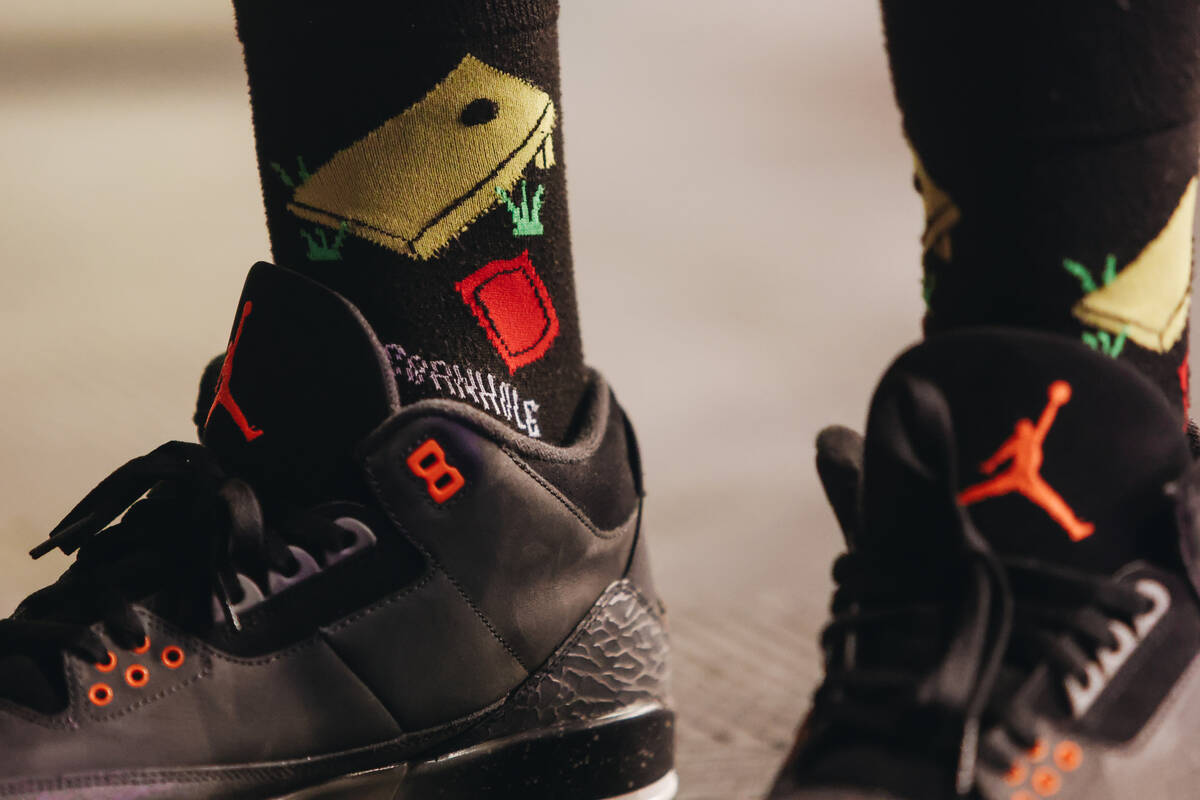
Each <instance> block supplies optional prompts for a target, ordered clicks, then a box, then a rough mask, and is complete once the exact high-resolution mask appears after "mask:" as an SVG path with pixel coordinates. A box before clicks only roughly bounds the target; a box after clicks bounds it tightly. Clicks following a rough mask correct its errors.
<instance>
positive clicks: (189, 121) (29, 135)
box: [0, 0, 921, 800]
mask: <svg viewBox="0 0 1200 800" xmlns="http://www.w3.org/2000/svg"><path fill="white" fill-rule="evenodd" d="M564 5H565V9H564V14H563V22H562V46H563V61H564V80H565V96H564V105H565V109H564V125H565V130H566V136H567V145H568V152H567V153H566V161H567V164H568V169H569V174H570V184H571V196H570V204H571V211H572V216H573V226H574V232H573V236H574V243H575V252H576V264H577V270H578V283H579V295H580V298H581V304H582V319H583V326H584V339H585V344H586V347H587V354H588V358H589V360H590V361H591V363H593V364H594V365H596V366H598V367H600V368H601V369H603V370H604V371H605V372H606V373H607V375H608V376H609V378H610V379H611V380H612V382H613V384H614V385H615V386H616V388H617V390H618V393H619V395H620V397H621V399H622V400H623V402H624V403H625V404H626V405H627V406H628V408H629V409H630V411H631V412H632V415H633V418H634V420H635V422H636V424H637V425H638V428H639V430H640V433H641V436H642V439H643V446H644V451H645V458H646V462H647V472H648V478H649V487H650V497H649V505H648V511H649V531H650V535H651V536H652V537H653V539H652V542H653V547H654V557H655V561H656V566H657V569H658V573H659V576H660V580H661V584H662V588H663V590H664V592H665V594H666V597H667V599H668V602H669V604H670V606H671V615H672V624H673V631H674V638H675V643H676V652H677V655H676V662H675V664H676V687H677V695H678V700H679V704H680V714H681V716H680V725H679V742H680V754H679V760H680V770H681V775H682V780H683V785H682V789H681V792H680V797H681V798H685V800H702V799H708V798H712V799H713V800H717V799H718V798H719V799H720V800H738V799H739V798H756V797H760V796H761V794H762V792H763V790H764V788H765V787H766V785H767V784H768V783H769V781H770V778H771V775H772V773H773V771H774V769H775V767H776V765H777V764H778V762H779V760H780V759H781V757H782V755H783V754H784V752H785V750H786V748H787V746H788V744H789V741H790V737H791V735H792V731H793V729H794V727H795V725H796V723H797V721H798V719H799V717H800V715H801V714H802V712H803V711H804V709H805V706H806V704H807V702H808V697H809V693H810V692H811V690H812V688H813V683H814V681H815V680H816V679H817V678H818V675H819V666H818V665H819V658H818V649H817V645H816V637H817V633H818V631H819V629H820V627H821V625H822V624H823V621H824V616H825V609H826V606H827V602H828V590H829V580H828V570H829V564H830V561H831V559H832V557H833V556H834V555H835V554H836V552H837V551H838V549H839V542H838V535H837V532H836V528H835V525H834V522H833V518H832V516H831V515H830V514H829V513H828V511H827V510H826V509H825V507H824V503H823V501H822V499H821V495H820V490H819V488H818V486H817V482H816V477H815V474H814V471H813V469H812V466H811V464H812V454H813V451H812V440H813V437H814V435H815V433H816V432H817V430H818V429H819V428H820V427H821V426H823V425H825V424H828V423H832V422H838V423H845V424H852V425H861V421H862V418H863V415H864V413H865V408H866V404H867V400H868V397H869V393H870V391H871V388H872V385H873V383H874V381H875V379H876V377H877V376H878V374H879V373H880V372H881V371H882V369H883V368H884V367H885V366H886V364H887V362H888V361H889V360H890V358H891V357H892V356H893V355H894V354H895V353H896V352H897V351H898V350H899V349H900V348H902V347H903V346H905V345H906V344H907V343H908V342H910V341H911V340H913V339H914V338H915V337H916V336H917V335H918V318H919V315H920V311H921V304H920V296H919V294H920V291H919V281H918V267H917V263H918V242H917V240H918V234H919V229H920V225H921V212H920V206H919V203H918V200H917V198H916V196H915V195H914V194H913V193H912V190H911V177H910V173H911V161H910V158H909V155H908V152H907V149H906V147H905V145H904V142H903V139H902V138H901V136H900V132H899V120H898V115H897V113H896V111H895V110H894V108H893V103H892V99H891V92H890V87H889V84H888V77H887V71H886V62H885V59H884V56H883V51H882V36H881V32H880V25H879V21H878V18H877V10H876V8H875V6H874V4H873V3H871V2H867V1H866V0H804V2H789V1H788V0H740V1H739V2H737V3H727V2H698V1H693V0H656V2H644V0H608V2H605V3H595V2H585V1H584V0H565V2H564ZM103 6H104V10H105V13H104V14H103V15H101V14H100V13H99V12H98V11H96V10H95V9H91V10H89V7H88V4H86V3H83V2H79V0H76V2H69V3H36V4H35V3H32V2H26V0H17V1H16V2H14V3H12V4H5V7H4V8H3V9H0V114H2V118H3V125H0V174H3V176H4V178H3V184H2V186H3V192H2V193H0V242H3V248H4V249H3V253H4V256H3V257H4V263H3V267H0V340H3V341H4V342H6V345H5V347H4V348H2V349H0V457H2V458H0V565H2V567H0V607H2V608H3V609H4V610H7V609H9V608H11V607H12V606H13V605H14V604H15V603H16V602H17V601H18V600H19V599H20V598H21V597H22V596H24V594H26V593H27V592H29V591H30V590H32V589H34V588H36V587H37V586H39V585H41V584H43V583H44V582H46V581H47V580H49V579H51V578H52V577H53V576H54V575H56V574H57V573H58V572H59V571H60V570H61V569H62V568H63V566H64V563H65V562H64V559H62V558H60V557H56V556H51V557H47V558H45V559H43V560H42V561H40V562H37V563H36V564H35V563H32V562H29V561H28V559H27V557H26V555H25V553H26V551H27V550H28V549H29V548H30V547H31V546H32V545H33V544H34V543H36V542H37V541H38V540H39V539H41V538H42V537H43V536H45V534H46V533H47V532H48V531H49V529H50V527H51V526H52V525H53V524H54V523H55V522H56V521H57V520H58V519H59V518H60V517H61V516H62V515H63V514H64V513H65V512H66V511H67V510H68V509H69V508H70V507H71V505H72V504H73V503H74V502H75V501H77V500H78V499H79V498H80V497H82V495H83V494H84V493H85V492H86V491H87V490H88V489H90V488H91V487H92V486H93V485H94V484H95V483H96V482H97V481H98V480H100V479H101V478H102V477H104V476H105V475H107V474H108V472H109V471H111V470H112V469H113V468H115V467H116V466H118V465H119V464H121V463H123V462H124V461H125V460H126V459H128V458H130V457H132V456H134V455H138V454H141V453H142V452H145V451H147V450H149V449H150V448H151V447H153V446H155V445H157V444H159V443H160V442H162V441H164V440H166V439H168V438H190V437H192V436H193V432H192V430H191V428H190V421H189V420H190V416H191V408H192V403H193V393H194V391H195V384H196V379H197V377H198V374H199V369H200V367H201V365H202V364H203V363H204V362H205V361H206V360H207V359H208V358H209V357H210V356H211V355H213V354H215V353H216V352H218V351H220V350H222V349H223V347H224V343H225V337H226V336H227V333H228V329H229V320H230V318H231V315H232V312H233V304H234V303H235V301H236V298H237V295H238V292H239V289H240V286H241V280H242V278H243V275H244V271H245V269H246V267H247V266H248V265H249V264H250V263H251V262H252V261H254V260H257V259H260V258H267V257H268V251H267V244H266V238H265V234H264V230H263V221H262V210H261V206H260V200H259V194H258V192H259V189H258V185H257V176H256V171H255V168H254V162H253V150H252V139H251V130H250V122H249V112H248V103H247V97H246V92H245V78H244V75H243V73H242V68H241V63H240V53H239V50H238V46H237V43H236V41H235V39H234V36H233V32H232V21H231V19H230V14H229V12H228V10H227V9H226V8H225V6H224V5H222V4H221V3H220V2H218V0H206V2H198V0H189V2H183V1H182V0H179V2H178V3H172V4H161V3H158V4H152V3H149V2H145V1H144V0H113V2H111V3H105V4H103ZM60 12H61V13H60ZM311 102H312V103H313V106H314V109H322V108H325V109H329V110H335V109H336V106H337V98H336V97H314V98H312V99H311Z"/></svg>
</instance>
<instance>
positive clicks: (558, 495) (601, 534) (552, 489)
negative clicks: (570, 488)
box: [501, 447, 639, 540]
mask: <svg viewBox="0 0 1200 800" xmlns="http://www.w3.org/2000/svg"><path fill="white" fill-rule="evenodd" d="M501 449H502V450H503V451H504V454H505V455H506V456H508V457H509V458H510V459H512V462H513V463H514V464H516V465H517V466H518V467H520V468H521V470H522V471H523V472H524V473H525V474H526V475H528V476H529V477H531V478H533V479H534V480H535V481H537V482H538V483H539V484H540V485H541V487H542V488H543V489H545V490H546V491H548V492H549V493H550V494H551V495H553V496H554V498H555V499H556V500H558V502H560V503H562V504H563V507H565V508H566V509H567V511H570V512H571V513H572V514H573V515H574V516H575V518H576V519H577V520H579V521H580V522H582V523H583V525H584V527H586V528H587V529H588V530H589V531H591V532H592V535H593V536H595V537H596V538H598V539H605V540H612V539H618V538H620V536H621V534H622V533H624V532H625V527H626V526H627V525H628V524H629V521H630V520H632V519H633V518H634V517H635V516H637V513H638V510H639V509H638V506H636V505H635V506H634V508H633V513H632V514H630V515H629V516H628V517H627V518H626V519H625V521H624V522H622V523H620V524H619V525H617V526H616V527H615V528H613V529H612V530H609V531H603V530H600V529H599V528H598V527H596V523H594V522H592V521H591V520H590V519H588V518H587V515H585V514H584V513H583V511H582V510H581V509H580V508H579V507H578V506H577V505H575V504H574V503H572V502H571V500H570V498H568V497H567V496H566V495H564V494H563V493H562V492H561V491H559V489H558V487H556V486H554V484H552V483H550V482H549V481H547V480H546V479H545V478H543V477H542V476H541V475H540V474H538V472H537V470H535V469H534V468H533V467H531V466H529V465H528V464H527V463H525V461H524V460H522V459H521V458H520V457H518V456H517V454H516V453H514V452H513V451H512V450H510V449H509V448H508V447H503V448H501Z"/></svg>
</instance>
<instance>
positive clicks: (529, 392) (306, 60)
mask: <svg viewBox="0 0 1200 800" xmlns="http://www.w3.org/2000/svg"><path fill="white" fill-rule="evenodd" d="M234 6H235V9H236V11H237V18H238V32H239V35H240V37H241V39H242V43H243V45H244V47H245V53H246V68H247V73H248V75H249V80H250V94H251V101H252V106H253V112H254V129H255V138H256V141H257V148H258V158H259V171H260V174H261V178H262V185H263V198H264V201H265V204H266V211H267V223H268V227H269V229H270V233H271V245H272V249H273V251H274V254H275V259H276V261H277V263H279V264H280V265H282V266H286V267H288V268H290V269H294V270H298V271H300V272H303V273H304V274H306V275H308V276H310V277H312V278H313V279H315V280H317V281H319V282H321V283H323V284H325V285H326V286H328V287H330V288H332V289H334V290H335V291H337V292H339V293H341V294H342V295H343V296H345V297H346V298H347V299H349V300H350V301H351V302H353V303H354V304H355V305H356V306H357V307H358V308H359V309H360V310H361V311H362V312H363V314H364V315H365V316H366V318H367V320H368V322H370V323H371V325H372V327H373V328H374V329H375V331H376V332H377V334H378V335H379V337H380V339H381V340H382V342H383V343H384V344H385V345H392V346H394V347H395V348H397V350H396V352H400V351H402V352H403V353H404V354H405V355H404V357H403V360H402V361H401V362H399V363H397V364H396V367H397V377H398V383H399V388H400V394H401V398H402V399H403V400H404V401H405V402H409V401H413V400H418V399H421V398H425V397H448V398H454V399H458V400H461V401H464V402H467V403H470V404H472V405H474V406H476V407H477V408H480V409H482V410H484V411H486V412H488V413H489V414H492V415H493V416H497V417H499V418H501V419H503V420H504V421H505V422H506V423H507V424H509V425H512V426H513V427H515V428H517V429H519V430H521V431H522V432H526V433H529V434H530V435H533V436H537V437H541V438H544V439H548V440H550V441H556V442H557V441H562V440H563V439H564V438H565V437H566V436H567V434H568V433H569V429H570V427H571V424H572V421H573V419H574V417H575V412H576V410H577V408H578V406H579V402H580V399H581V396H582V393H583V388H584V372H583V364H582V356H581V348H580V341H579V324H578V317H577V312H576V305H575V287H574V282H573V277H572V264H571V251H570V236H569V225H568V220H567V202H566V200H567V198H566V182H565V175H564V165H563V163H562V158H561V155H562V152H563V148H562V128H561V125H560V122H559V119H560V114H561V104H562V103H561V97H560V94H559V66H558V38H557V15H558V7H557V3H555V2H552V0H535V2H520V1H519V0H499V1H497V2H485V0H452V1H451V2H397V3H380V2H373V1H372V0H353V1H352V2H349V3H332V2H331V3H317V2H304V3H300V4H293V3H281V2H262V1H261V0H253V1H251V0H237V1H236V2H235V3H234ZM424 364H429V365H431V368H430V369H428V370H425V369H421V368H419V366H420V365H424ZM439 376H440V378H441V379H439ZM481 384H482V385H487V386H490V387H502V388H501V391H502V392H503V393H504V394H505V395H506V402H503V403H500V402H497V401H496V400H495V395H494V394H493V395H492V396H491V397H490V398H489V397H488V396H487V395H486V394H481V389H482V386H481ZM490 391H493V392H494V391H495V390H494V389H491V390H490Z"/></svg>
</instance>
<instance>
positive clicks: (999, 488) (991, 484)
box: [958, 381, 1096, 542]
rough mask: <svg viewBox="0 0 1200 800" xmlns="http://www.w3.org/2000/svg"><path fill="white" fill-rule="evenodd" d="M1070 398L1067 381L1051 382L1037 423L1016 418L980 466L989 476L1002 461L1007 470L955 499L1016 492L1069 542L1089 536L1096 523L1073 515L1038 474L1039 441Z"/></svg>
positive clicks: (971, 500) (976, 499) (971, 499)
mask: <svg viewBox="0 0 1200 800" xmlns="http://www.w3.org/2000/svg"><path fill="white" fill-rule="evenodd" d="M1070 399H1071V385H1070V384H1069V383H1067V382H1066V381H1055V382H1054V383H1052V384H1050V402H1049V403H1047V404H1046V410H1045V411H1043V412H1042V418H1041V419H1039V420H1038V422H1037V425H1036V426H1035V425H1034V424H1033V420H1030V419H1019V420H1017V424H1016V427H1015V430H1014V431H1013V435H1012V436H1010V437H1009V438H1008V439H1006V440H1005V442H1004V444H1002V445H1000V449H999V450H997V451H996V454H995V455H994V456H992V457H991V458H989V459H988V460H987V461H985V462H983V464H982V465H981V466H980V468H979V469H980V471H982V472H983V473H984V474H986V475H991V474H992V473H993V472H995V471H996V470H997V469H998V468H999V467H1000V465H1001V464H1003V463H1005V462H1006V461H1008V462H1011V463H1010V464H1009V466H1008V469H1006V470H1004V471H1003V472H1001V473H1000V474H999V475H996V476H995V477H994V478H989V479H988V480H986V481H983V482H982V483H978V484H976V485H975V486H971V487H970V488H967V489H964V490H963V491H962V492H960V493H959V495H958V502H960V503H962V504H963V505H964V506H969V505H971V504H972V503H978V502H979V501H980V500H987V499H988V498H989V497H1000V496H1001V495H1005V494H1009V493H1011V492H1019V493H1020V494H1023V495H1025V497H1027V498H1029V499H1030V500H1031V501H1033V502H1034V503H1036V504H1037V505H1039V506H1041V507H1042V509H1043V510H1044V511H1045V512H1046V513H1047V514H1049V515H1050V517H1051V518H1052V519H1053V520H1054V521H1055V522H1057V523H1058V524H1059V525H1062V526H1063V528H1065V529H1066V531H1067V535H1068V536H1070V537H1071V541H1073V542H1078V541H1079V540H1081V539H1086V538H1087V537H1089V536H1091V535H1092V532H1093V531H1095V529H1096V526H1095V525H1093V524H1092V523H1090V522H1083V521H1081V520H1080V519H1079V518H1078V517H1076V516H1075V512H1074V511H1072V510H1071V507H1070V506H1068V505H1067V503H1066V501H1064V500H1063V499H1062V497H1061V496H1060V495H1059V494H1058V492H1056V491H1054V489H1052V488H1050V484H1048V483H1046V481H1045V480H1044V479H1043V478H1042V476H1041V474H1040V471H1041V469H1042V461H1044V460H1045V455H1044V454H1043V453H1042V442H1044V441H1045V440H1046V434H1047V433H1049V432H1050V426H1051V425H1053V424H1054V416H1055V415H1056V414H1057V413H1058V409H1059V408H1061V407H1062V406H1064V405H1065V404H1066V403H1067V401H1068V400H1070Z"/></svg>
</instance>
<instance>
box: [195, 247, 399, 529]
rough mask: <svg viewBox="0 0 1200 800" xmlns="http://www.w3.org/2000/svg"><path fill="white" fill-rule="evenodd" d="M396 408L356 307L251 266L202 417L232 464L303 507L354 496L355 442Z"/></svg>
mask: <svg viewBox="0 0 1200 800" xmlns="http://www.w3.org/2000/svg"><path fill="white" fill-rule="evenodd" d="M398 408H399V400H398V398H397V394H396V385H395V381H394V380H393V378H392V375H391V372H390V371H389V369H388V367H387V360H386V358H385V356H384V354H383V350H382V348H381V347H380V345H379V342H378V340H377V339H376V338H375V334H374V333H373V332H372V331H371V329H370V327H368V325H367V323H366V322H365V321H364V320H363V318H362V316H361V315H360V314H359V313H358V310H357V309H355V308H354V307H353V306H352V305H351V304H350V303H348V302H347V301H346V300H345V299H344V298H342V297H341V296H340V295H337V294H335V293H334V292H331V291H329V290H328V289H325V288H324V287H322V286H320V285H319V284H316V283H313V282H312V281H310V280H308V279H307V278H304V277H303V276H301V275H299V274H297V273H295V272H292V271H290V270H286V269H283V268H281V267H275V266H272V265H270V264H265V263H259V264H256V265H255V266H254V267H253V268H252V269H251V270H250V274H249V276H248V277H247V278H246V285H245V288H244V289H243V290H242V297H241V299H240V300H239V301H238V305H237V312H236V314H235V315H234V319H233V329H232V332H231V334H230V339H229V347H228V349H227V351H226V354H225V361H224V364H223V365H222V367H221V373H220V377H219V378H218V382H217V394H216V399H215V400H214V401H213V403H212V406H211V407H210V409H209V411H208V414H207V418H206V420H205V424H204V435H203V438H204V444H205V445H206V446H207V447H209V448H210V449H212V450H214V451H215V452H216V453H217V455H218V457H219V458H220V460H221V462H222V463H223V464H224V465H225V466H226V467H227V468H228V469H229V470H230V471H231V472H233V473H234V474H236V475H238V476H240V477H243V478H245V479H246V480H248V481H249V482H251V483H252V484H253V485H255V486H256V487H257V488H258V489H259V490H260V491H263V492H265V493H267V494H268V495H269V496H271V497H274V498H279V499H285V500H289V501H292V502H299V503H302V504H304V505H310V504H312V503H314V502H321V501H324V500H330V499H340V498H347V497H352V496H355V495H357V494H358V490H359V471H358V470H357V469H356V467H355V466H354V462H353V451H354V448H355V446H356V445H357V444H358V442H359V441H361V440H362V438H363V437H364V436H366V435H367V434H368V433H369V432H370V431H371V430H373V429H374V428H375V427H376V426H377V425H378V424H379V423H380V422H382V421H383V420H384V419H386V418H387V417H388V416H390V415H391V414H392V413H394V411H395V410H397V409H398Z"/></svg>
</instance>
